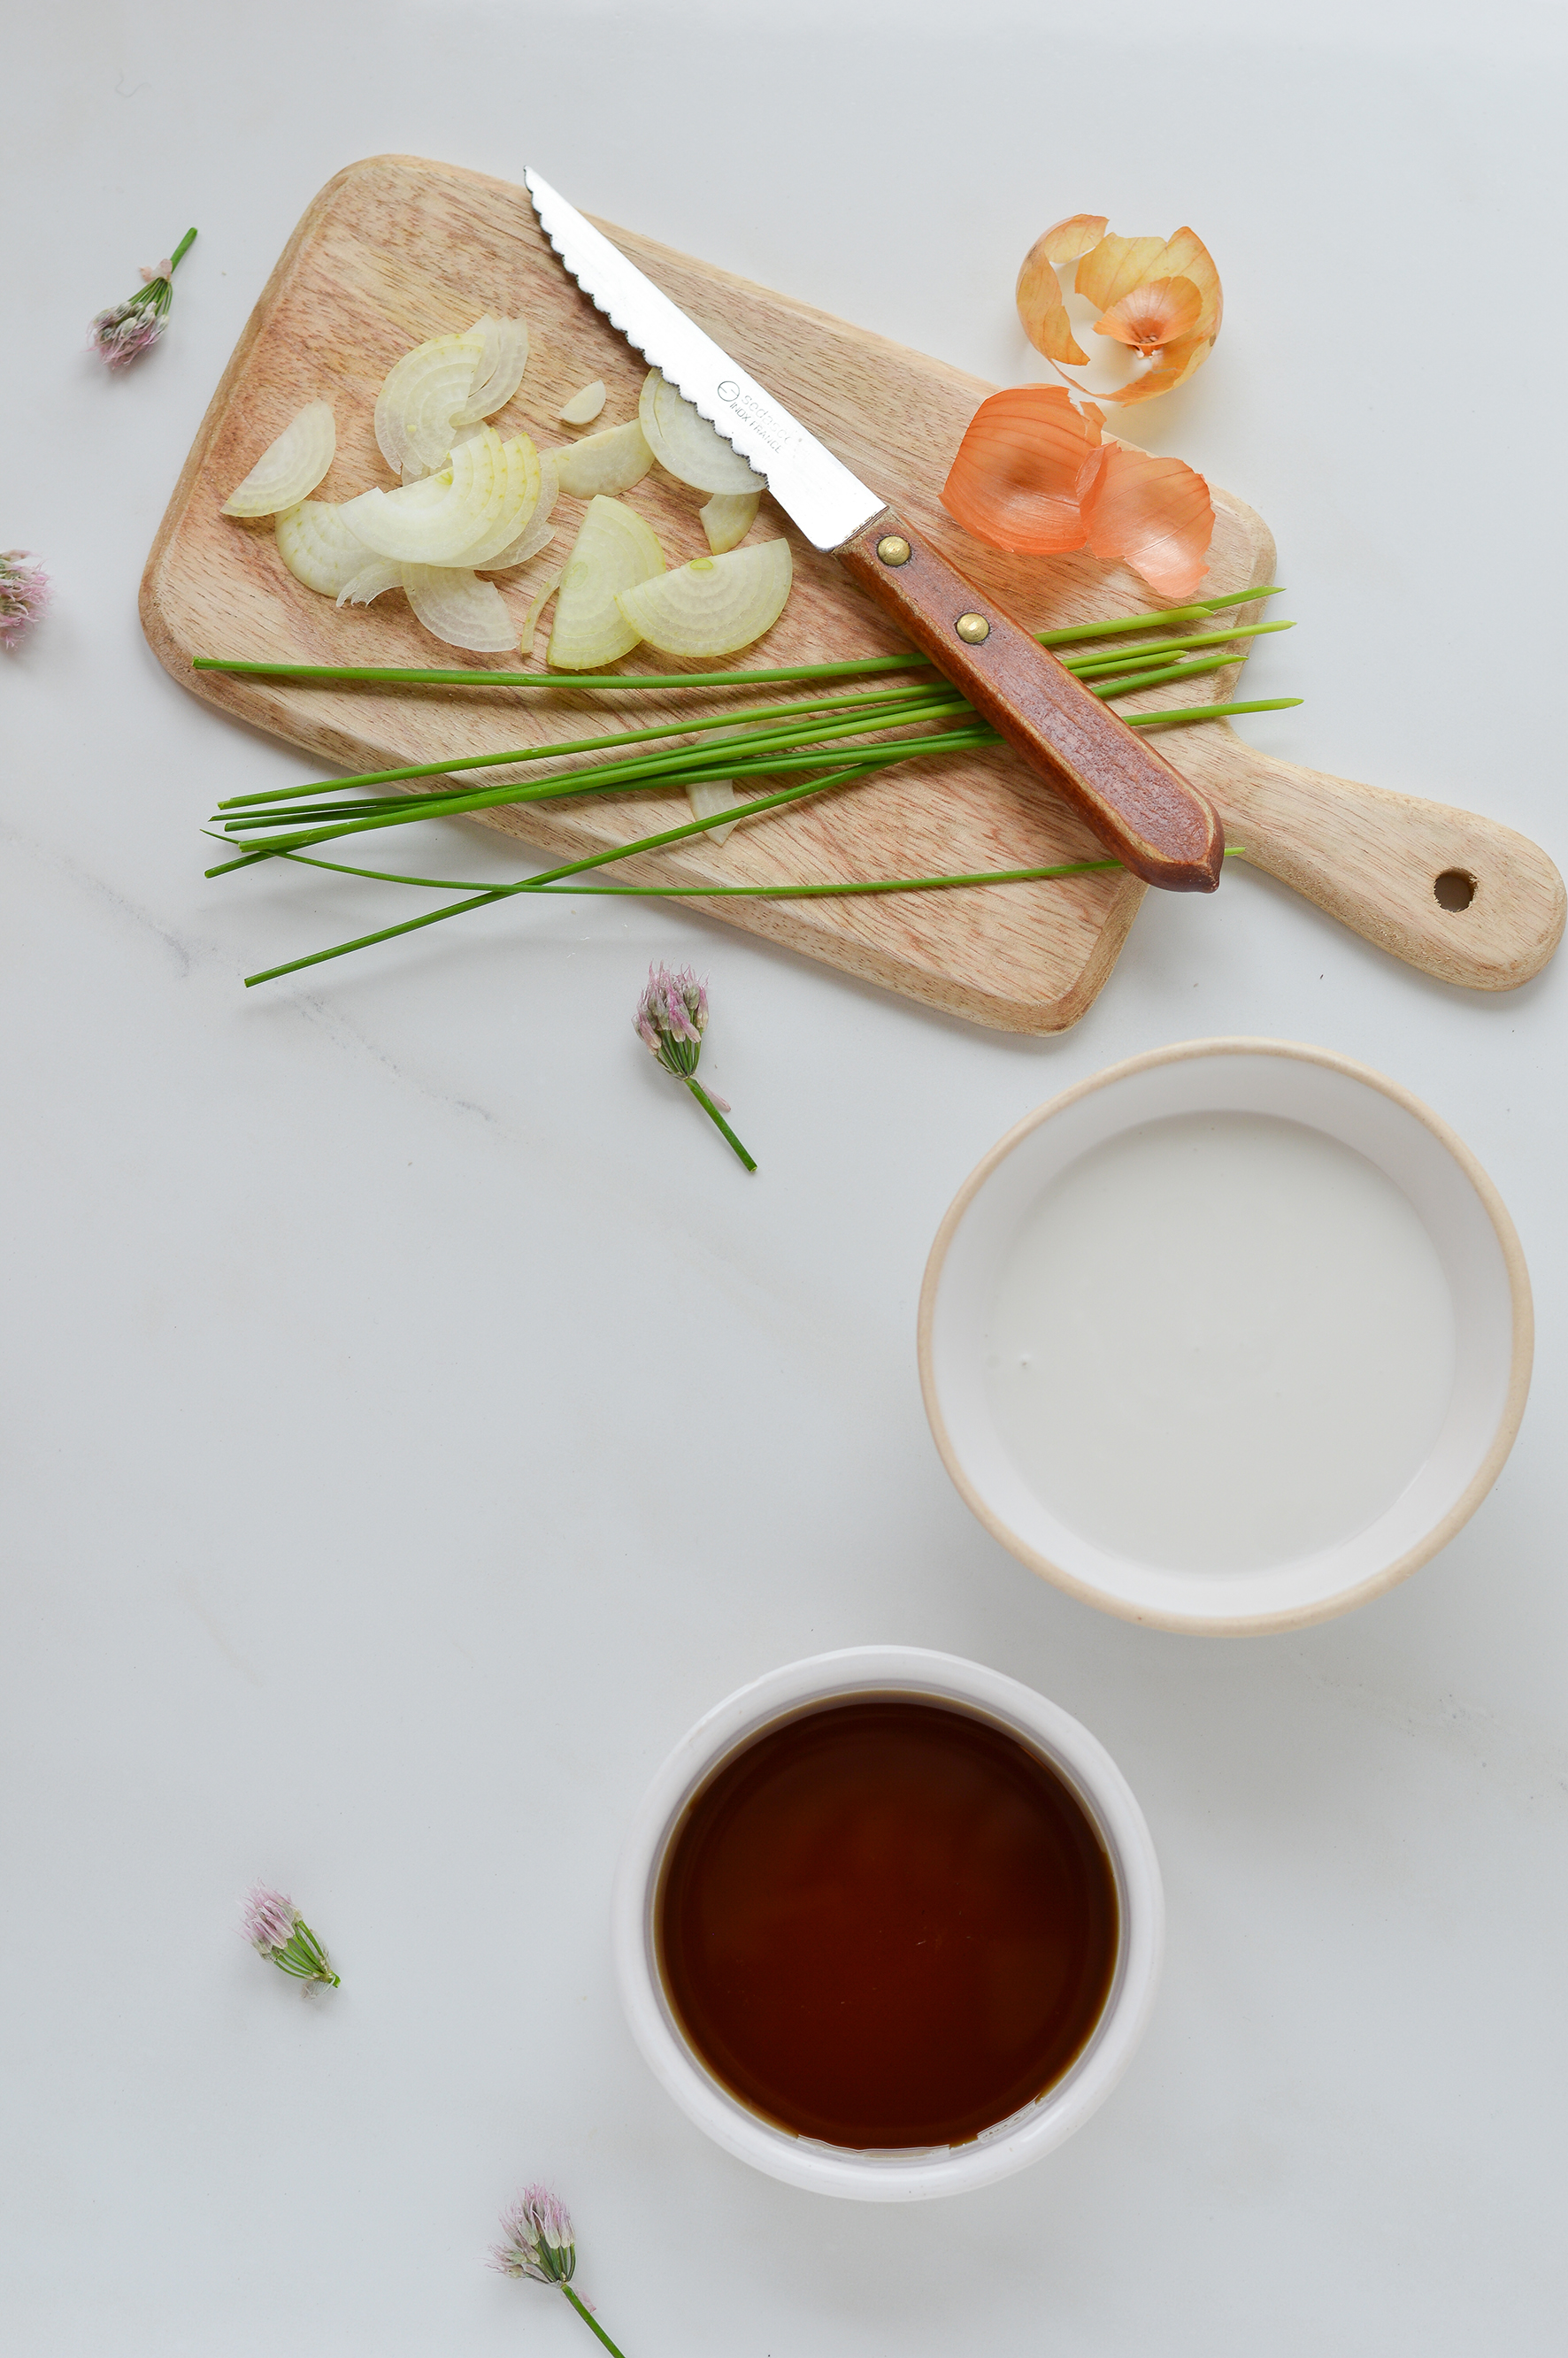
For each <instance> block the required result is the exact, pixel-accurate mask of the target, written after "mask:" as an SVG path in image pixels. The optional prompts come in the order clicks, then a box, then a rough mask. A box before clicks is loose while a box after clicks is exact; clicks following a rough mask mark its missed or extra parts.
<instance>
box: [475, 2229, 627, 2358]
mask: <svg viewBox="0 0 1568 2358" xmlns="http://www.w3.org/2000/svg"><path fill="white" fill-rule="evenodd" d="M501 2232H502V2234H503V2236H504V2237H505V2239H506V2240H505V2242H504V2243H502V2244H492V2245H491V2249H490V2266H492V2268H496V2269H499V2271H500V2273H501V2274H502V2275H503V2277H532V2278H533V2280H534V2282H535V2284H545V2285H554V2286H555V2287H556V2288H557V2291H559V2292H562V2293H564V2294H565V2295H566V2298H567V2299H568V2301H570V2303H571V2305H572V2307H573V2308H574V2309H576V2311H577V2313H578V2315H579V2317H580V2318H581V2320H582V2321H583V2323H584V2324H585V2325H586V2326H587V2327H588V2329H589V2331H590V2332H591V2333H596V2334H597V2335H598V2336H599V2339H600V2342H603V2344H604V2347H605V2348H606V2349H607V2350H608V2351H609V2352H610V2353H611V2358H622V2353H621V2352H620V2351H619V2350H617V2349H616V2347H615V2344H614V2342H611V2339H610V2336H609V2334H608V2333H606V2331H605V2330H604V2328H603V2326H602V2325H600V2322H599V2320H598V2319H597V2318H596V2317H595V2316H594V2315H593V2314H592V2312H591V2310H590V2309H589V2304H588V2303H587V2302H586V2301H584V2300H580V2299H579V2298H578V2296H577V2294H576V2293H575V2292H573V2290H572V2284H571V2280H572V2277H573V2276H574V2275H575V2274H576V2271H577V2239H576V2237H575V2236H574V2235H573V2234H572V2223H571V2219H570V2217H569V2216H568V2212H567V2206H566V2204H565V2203H564V2202H563V2201H561V2200H560V2197H559V2196H558V2195H556V2194H552V2193H551V2191H550V2190H549V2188H548V2187H547V2186H525V2187H524V2190H523V2191H522V2193H521V2194H520V2195H519V2196H518V2197H517V2200H516V2201H515V2202H513V2203H509V2204H508V2206H507V2208H506V2209H505V2210H504V2211H503V2212H502V2214H501Z"/></svg>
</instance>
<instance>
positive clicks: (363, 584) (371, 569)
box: [338, 554, 403, 606]
mask: <svg viewBox="0 0 1568 2358" xmlns="http://www.w3.org/2000/svg"><path fill="white" fill-rule="evenodd" d="M402 587H403V568H402V566H401V565H395V564H394V562H393V560H392V558H391V557H372V556H370V555H368V554H367V555H366V557H365V561H364V563H363V565H362V567H361V568H360V570H359V571H358V572H357V573H356V574H355V575H354V576H353V577H352V579H350V580H348V581H345V582H344V584H343V586H342V588H341V590H339V592H338V603H339V605H340V606H368V605H369V604H370V602H371V600H372V599H373V598H382V597H384V596H385V594H386V592H387V590H401V589H402Z"/></svg>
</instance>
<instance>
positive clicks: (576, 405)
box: [557, 376, 604, 426]
mask: <svg viewBox="0 0 1568 2358" xmlns="http://www.w3.org/2000/svg"><path fill="white" fill-rule="evenodd" d="M603 406H604V379H603V378H602V377H599V376H596V377H595V378H594V380H593V383H592V384H585V385H584V386H583V387H582V389H581V391H580V392H578V393H574V394H573V395H572V397H571V399H570V400H569V401H565V402H563V403H562V404H561V406H560V408H559V410H558V411H557V416H558V417H559V418H560V421H561V424H562V425H563V426H591V425H592V424H593V421H594V419H595V418H596V417H597V416H599V413H600V410H601V409H602V408H603Z"/></svg>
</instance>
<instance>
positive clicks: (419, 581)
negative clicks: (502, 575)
mask: <svg viewBox="0 0 1568 2358" xmlns="http://www.w3.org/2000/svg"><path fill="white" fill-rule="evenodd" d="M403 587H404V589H405V590H406V593H407V597H408V603H409V605H410V606H411V607H412V608H413V610H414V612H415V615H416V618H417V619H418V621H419V622H422V623H423V624H424V627H425V628H426V630H427V631H428V632H429V633H430V635H431V637H432V638H437V639H440V640H443V641H444V642H445V644H447V645H448V646H449V647H468V648H469V649H470V650H471V651H472V652H473V653H474V654H487V655H499V654H511V653H512V652H513V650H514V648H515V646H516V644H517V633H516V630H515V628H514V624H513V621H512V617H511V615H510V613H509V612H508V611H507V607H506V600H505V599H504V598H503V596H502V594H501V592H500V590H498V589H497V588H496V586H495V584H494V582H493V581H481V579H479V576H478V575H477V574H476V573H468V572H464V571H462V570H461V569H460V568H459V567H457V566H452V565H406V566H405V567H404V568H403Z"/></svg>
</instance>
